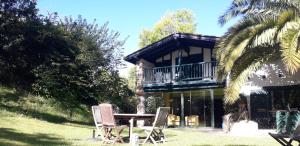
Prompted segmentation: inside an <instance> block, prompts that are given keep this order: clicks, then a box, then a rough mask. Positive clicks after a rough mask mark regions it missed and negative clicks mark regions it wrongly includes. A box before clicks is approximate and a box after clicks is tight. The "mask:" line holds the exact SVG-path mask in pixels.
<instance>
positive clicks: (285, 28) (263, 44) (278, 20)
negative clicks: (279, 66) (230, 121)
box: [216, 0, 300, 103]
mask: <svg viewBox="0 0 300 146" xmlns="http://www.w3.org/2000/svg"><path fill="white" fill-rule="evenodd" d="M233 18H238V19H239V20H238V22H237V23H236V24H235V25H233V26H232V27H230V28H229V29H228V31H227V32H226V33H225V35H224V36H223V37H221V39H220V40H219V42H218V43H217V46H216V50H217V51H216V54H217V60H218V63H219V68H218V77H219V79H224V78H226V77H228V76H230V82H229V84H228V86H227V87H226V89H225V102H227V103H233V102H235V101H236V99H238V98H239V92H240V89H241V86H242V85H243V84H244V83H245V82H246V81H247V80H248V78H249V77H250V76H251V75H252V74H253V73H254V71H256V70H257V69H259V68H260V67H261V66H262V65H263V64H265V63H269V62H272V61H274V60H277V59H281V61H282V62H283V64H284V66H285V68H286V70H287V71H288V72H290V73H291V74H294V73H295V72H297V70H299V68H300V52H299V48H300V38H299V36H300V0H233V1H232V4H231V6H230V7H229V9H228V10H227V11H226V12H225V13H224V15H222V16H221V17H220V18H219V23H220V24H221V25H224V24H226V23H227V22H228V21H230V20H232V19H233Z"/></svg>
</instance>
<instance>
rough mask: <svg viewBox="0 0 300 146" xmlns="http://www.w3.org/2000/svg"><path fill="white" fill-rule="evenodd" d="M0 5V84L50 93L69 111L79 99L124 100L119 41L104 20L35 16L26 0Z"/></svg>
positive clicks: (125, 89) (86, 101) (86, 102)
mask: <svg viewBox="0 0 300 146" xmlns="http://www.w3.org/2000/svg"><path fill="white" fill-rule="evenodd" d="M0 6H1V8H0V10H1V11H0V20H1V22H0V23H1V24H0V25H1V28H0V36H1V37H0V39H1V41H0V67H1V71H0V83H1V84H3V85H5V86H12V87H16V88H18V89H23V90H26V91H30V92H33V93H35V94H39V95H43V96H46V97H48V98H53V99H55V100H56V101H57V102H58V103H60V104H61V105H62V106H63V107H64V108H65V109H67V111H69V112H70V113H69V114H70V116H72V113H73V111H74V109H75V108H80V107H81V104H84V105H88V106H89V105H93V104H97V103H98V102H103V101H111V102H112V103H113V104H114V102H115V103H116V105H117V106H119V105H121V104H125V103H126V102H127V101H126V96H129V95H130V94H131V92H130V90H129V89H128V86H127V84H126V82H125V81H123V80H124V79H122V78H120V77H119V75H118V68H119V67H120V66H121V65H122V63H121V58H122V55H123V52H122V50H123V44H124V42H125V40H121V39H120V38H119V36H120V34H119V33H118V32H116V31H113V30H110V29H109V28H108V23H105V24H103V25H101V26H98V25H97V24H96V22H95V21H94V22H92V23H88V22H87V21H86V20H85V19H83V18H82V17H81V16H79V17H78V18H77V19H75V20H73V19H72V18H65V19H63V20H62V19H59V18H58V16H57V14H56V13H53V14H51V15H49V16H47V17H44V16H40V15H38V10H37V9H36V7H35V6H36V2H35V1H31V0H12V1H6V0H4V1H1V3H0ZM2 26H3V27H2ZM104 92H105V94H104ZM127 108H128V107H127Z"/></svg>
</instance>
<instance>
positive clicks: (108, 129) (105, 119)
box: [99, 103, 128, 144]
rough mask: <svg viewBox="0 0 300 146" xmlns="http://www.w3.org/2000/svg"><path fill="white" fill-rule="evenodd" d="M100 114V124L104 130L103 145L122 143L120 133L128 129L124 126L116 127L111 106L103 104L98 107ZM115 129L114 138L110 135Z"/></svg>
mask: <svg viewBox="0 0 300 146" xmlns="http://www.w3.org/2000/svg"><path fill="white" fill-rule="evenodd" d="M99 107H100V113H101V118H102V124H103V128H104V131H105V132H104V133H105V134H104V141H103V143H112V144H114V143H115V142H116V141H119V142H121V143H124V141H123V139H122V137H121V133H122V131H123V130H124V129H125V128H126V127H128V126H126V125H122V126H117V125H116V122H115V118H114V114H113V109H112V105H111V104H107V103H103V104H100V105H99ZM113 129H115V132H116V136H113V135H112V130H113Z"/></svg>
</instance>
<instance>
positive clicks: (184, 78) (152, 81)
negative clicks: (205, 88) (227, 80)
mask: <svg viewBox="0 0 300 146" xmlns="http://www.w3.org/2000/svg"><path fill="white" fill-rule="evenodd" d="M143 75H144V76H143V86H144V87H153V86H168V85H186V84H199V83H211V82H216V76H215V75H216V62H199V63H193V64H182V65H176V66H165V67H154V68H149V69H144V74H143Z"/></svg>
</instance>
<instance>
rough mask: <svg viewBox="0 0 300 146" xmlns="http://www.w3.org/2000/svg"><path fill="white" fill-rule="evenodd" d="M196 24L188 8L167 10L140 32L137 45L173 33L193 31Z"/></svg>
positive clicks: (145, 43)
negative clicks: (156, 20)
mask: <svg viewBox="0 0 300 146" xmlns="http://www.w3.org/2000/svg"><path fill="white" fill-rule="evenodd" d="M196 26H197V25H196V22H195V16H194V14H193V12H192V11H190V10H186V9H182V10H177V11H175V12H167V13H166V14H165V15H164V16H162V18H161V19H160V20H159V21H158V22H157V23H156V24H155V25H154V26H153V28H152V29H151V30H143V31H142V32H141V33H140V37H139V39H140V41H139V47H145V46H147V45H149V44H152V43H154V42H156V41H158V40H160V39H162V38H164V37H166V36H168V35H170V34H173V33H178V32H182V33H195V32H196Z"/></svg>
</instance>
